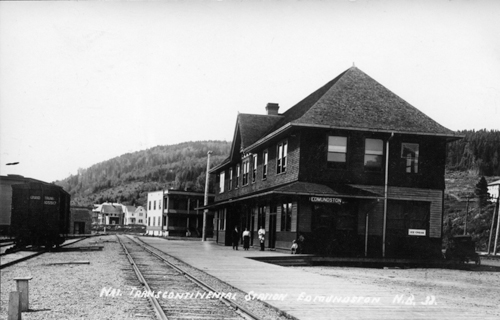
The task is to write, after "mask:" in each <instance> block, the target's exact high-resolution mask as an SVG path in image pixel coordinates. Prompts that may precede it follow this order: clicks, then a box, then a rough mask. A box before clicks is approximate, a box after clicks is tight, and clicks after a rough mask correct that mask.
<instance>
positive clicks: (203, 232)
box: [201, 151, 212, 241]
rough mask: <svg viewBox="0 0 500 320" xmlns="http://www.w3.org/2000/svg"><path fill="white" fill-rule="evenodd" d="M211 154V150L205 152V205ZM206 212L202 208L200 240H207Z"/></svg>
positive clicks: (206, 210) (205, 202)
mask: <svg viewBox="0 0 500 320" xmlns="http://www.w3.org/2000/svg"><path fill="white" fill-rule="evenodd" d="M211 154H212V151H208V152H207V175H206V176H205V201H204V203H203V205H204V206H205V207H206V206H207V205H208V180H209V178H210V175H209V174H208V170H210V155H211ZM207 213H208V209H206V208H205V209H203V230H202V236H201V241H207Z"/></svg>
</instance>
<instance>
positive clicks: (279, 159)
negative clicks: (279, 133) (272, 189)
mask: <svg viewBox="0 0 500 320" xmlns="http://www.w3.org/2000/svg"><path fill="white" fill-rule="evenodd" d="M277 151H278V154H277V155H276V173H278V174H280V173H284V172H286V165H287V163H286V158H287V153H288V144H287V143H286V141H283V142H280V143H279V144H278V150H277Z"/></svg>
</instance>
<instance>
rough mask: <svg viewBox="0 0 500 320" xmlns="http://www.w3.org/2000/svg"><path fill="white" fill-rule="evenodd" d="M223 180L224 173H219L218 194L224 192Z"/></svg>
mask: <svg viewBox="0 0 500 320" xmlns="http://www.w3.org/2000/svg"><path fill="white" fill-rule="evenodd" d="M224 180H225V172H224V171H221V173H220V177H219V193H223V192H224V182H225V181H224Z"/></svg>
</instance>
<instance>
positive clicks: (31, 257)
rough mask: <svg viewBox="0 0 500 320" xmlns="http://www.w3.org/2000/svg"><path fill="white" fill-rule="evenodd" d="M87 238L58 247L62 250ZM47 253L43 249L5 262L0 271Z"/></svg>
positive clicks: (5, 254)
mask: <svg viewBox="0 0 500 320" xmlns="http://www.w3.org/2000/svg"><path fill="white" fill-rule="evenodd" d="M87 238H90V237H82V238H80V239H78V240H76V241H74V242H71V243H67V244H62V245H61V246H60V247H61V248H62V247H66V246H69V245H72V244H74V243H77V242H80V241H82V240H85V239H87ZM16 252H19V251H14V252H10V253H2V254H1V255H0V256H7V255H9V254H13V253H16ZM47 252H50V250H45V249H44V250H42V251H39V252H36V253H33V254H30V255H28V256H25V257H22V258H19V259H17V260H12V261H10V262H7V263H4V264H2V265H0V269H3V268H7V267H10V266H13V265H15V264H18V263H20V262H23V261H26V260H30V259H33V258H35V257H38V256H40V255H42V254H44V253H47ZM55 252H57V251H55Z"/></svg>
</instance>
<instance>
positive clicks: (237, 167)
mask: <svg viewBox="0 0 500 320" xmlns="http://www.w3.org/2000/svg"><path fill="white" fill-rule="evenodd" d="M239 187H240V164H239V163H238V164H237V165H236V186H235V189H238V188H239Z"/></svg>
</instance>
